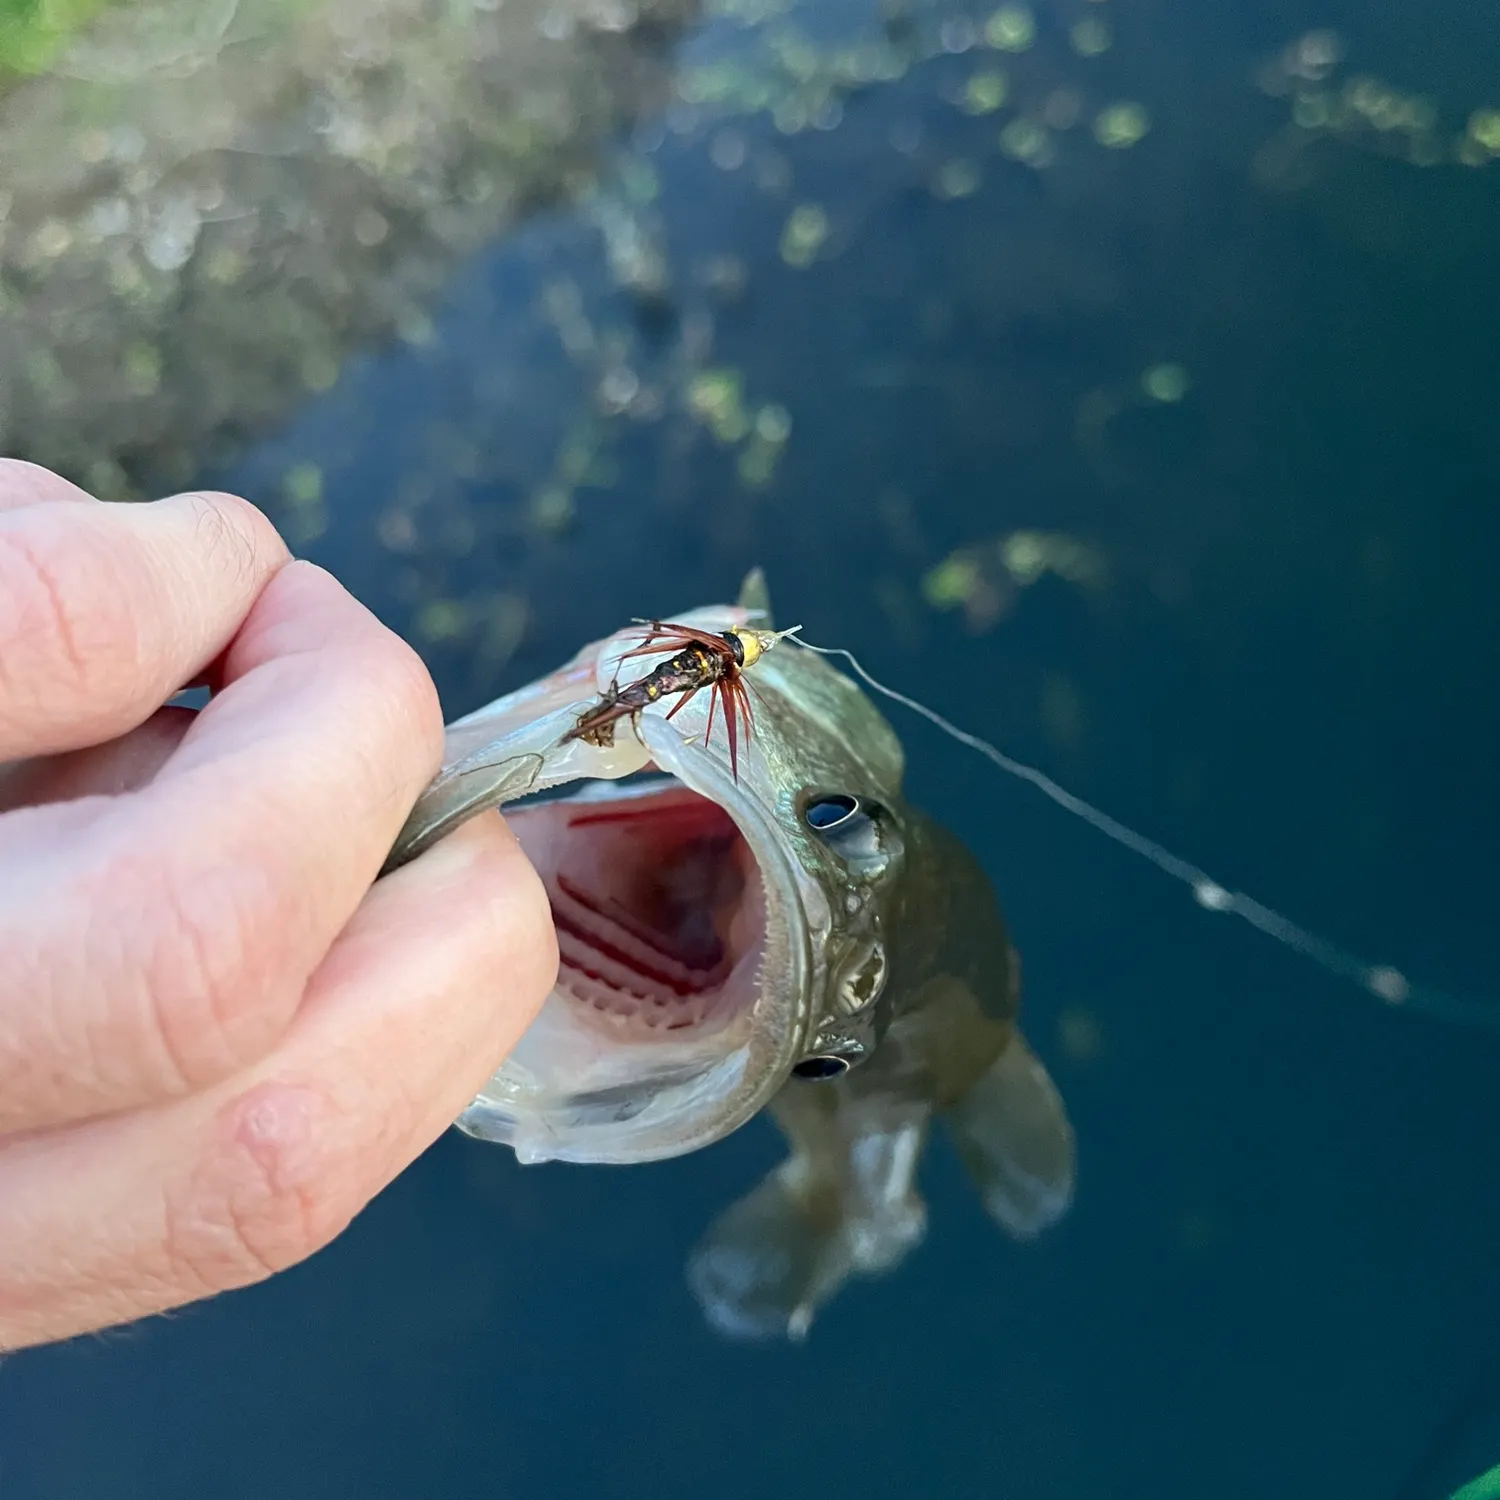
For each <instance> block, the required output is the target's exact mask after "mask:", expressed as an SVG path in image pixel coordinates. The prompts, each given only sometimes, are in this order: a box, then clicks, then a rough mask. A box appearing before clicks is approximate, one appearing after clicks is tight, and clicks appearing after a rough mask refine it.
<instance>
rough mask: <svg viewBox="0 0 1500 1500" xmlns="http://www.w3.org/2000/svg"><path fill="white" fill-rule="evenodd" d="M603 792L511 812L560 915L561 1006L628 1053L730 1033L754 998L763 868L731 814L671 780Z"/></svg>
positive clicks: (761, 936)
mask: <svg viewBox="0 0 1500 1500" xmlns="http://www.w3.org/2000/svg"><path fill="white" fill-rule="evenodd" d="M602 790H603V791H604V792H605V794H606V795H605V796H603V797H599V798H595V797H592V796H590V795H588V793H587V791H586V792H585V794H584V795H582V796H574V797H571V798H568V799H566V800H560V801H559V800H554V801H551V802H541V803H536V804H532V805H530V806H524V805H523V806H520V807H517V808H514V809H512V810H511V811H510V813H509V821H510V824H511V827H512V828H513V829H514V831H515V834H516V837H517V838H518V839H519V840H520V842H521V847H522V848H523V849H525V851H526V853H527V855H528V857H529V858H530V859H531V862H532V864H533V865H535V867H536V869H537V871H538V873H539V874H540V875H541V877H542V879H543V881H544V882H545V884H546V887H547V895H548V899H549V900H550V902H551V905H552V919H553V922H554V924H555V926H556V928H557V940H558V950H559V954H560V958H561V963H560V967H559V970H558V979H557V985H556V988H555V990H554V998H553V1003H557V1002H564V1003H568V1004H571V1005H573V1006H576V1007H578V1008H579V1009H580V1011H581V1014H582V1015H583V1016H584V1017H585V1018H586V1019H587V1020H589V1021H591V1022H592V1023H593V1024H595V1025H597V1026H598V1027H599V1028H601V1031H602V1032H603V1033H604V1034H605V1035H606V1036H607V1037H609V1038H610V1039H612V1040H616V1041H620V1042H627V1043H650V1042H653V1041H659V1040H667V1039H670V1038H672V1037H673V1036H674V1035H675V1036H681V1034H682V1033H685V1032H688V1031H697V1032H698V1033H699V1034H700V1035H701V1034H702V1033H705V1032H708V1031H711V1030H714V1029H716V1028H722V1027H723V1026H725V1025H726V1024H728V1023H729V1022H731V1021H732V1020H733V1019H734V1017H735V1016H736V1014H738V1013H740V1012H742V1011H743V1010H744V1009H745V1008H747V1007H748V1006H750V1005H752V1004H753V1003H754V1001H755V998H756V995H757V993H758V988H759V983H758V981H759V969H760V964H761V959H762V955H763V949H764V944H765V931H766V903H765V887H764V883H763V881H762V879H761V873H760V867H759V865H758V864H757V862H756V859H755V856H754V855H753V854H752V853H751V850H750V847H749V845H748V844H747V842H746V840H745V837H744V835H743V834H742V833H741V831H740V829H739V828H738V826H737V825H736V824H735V822H734V820H733V818H731V817H730V816H729V814H728V813H727V812H726V811H725V810H724V808H722V807H720V806H719V805H718V804H717V803H715V802H712V801H710V800H709V799H708V798H707V797H703V796H700V795H699V794H698V793H697V792H695V791H692V790H691V789H690V788H688V787H686V786H683V785H682V784H681V783H680V782H678V781H676V780H673V779H671V778H667V777H654V778H652V780H651V781H648V782H642V783H638V784H637V785H636V786H635V787H630V788H626V787H622V786H620V785H619V784H618V783H603V784H602Z"/></svg>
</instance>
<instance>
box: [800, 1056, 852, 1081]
mask: <svg viewBox="0 0 1500 1500" xmlns="http://www.w3.org/2000/svg"><path fill="white" fill-rule="evenodd" d="M848 1071H849V1059H848V1058H846V1057H804V1058H803V1059H802V1061H801V1062H799V1063H798V1064H797V1066H796V1067H794V1068H793V1069H792V1072H793V1073H795V1074H796V1075H797V1077H798V1078H813V1079H818V1080H822V1079H825V1078H839V1077H842V1075H843V1074H845V1073H847V1072H848Z"/></svg>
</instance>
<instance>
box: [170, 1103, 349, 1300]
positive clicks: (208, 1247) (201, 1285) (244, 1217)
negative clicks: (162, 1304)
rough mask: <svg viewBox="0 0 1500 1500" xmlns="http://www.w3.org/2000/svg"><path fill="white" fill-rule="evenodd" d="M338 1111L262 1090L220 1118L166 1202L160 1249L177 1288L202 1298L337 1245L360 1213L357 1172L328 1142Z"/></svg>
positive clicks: (335, 1135) (332, 1137) (224, 1111)
mask: <svg viewBox="0 0 1500 1500" xmlns="http://www.w3.org/2000/svg"><path fill="white" fill-rule="evenodd" d="M333 1116H334V1111H333V1110H332V1108H331V1107H330V1105H329V1104H328V1103H327V1101H326V1100H325V1099H323V1098H322V1097H321V1096H319V1095H318V1094H316V1093H315V1092H314V1091H312V1090H309V1089H305V1088H297V1087H290V1086H287V1085H282V1084H275V1083H263V1084H257V1085H255V1086H254V1087H253V1088H251V1089H250V1090H249V1091H248V1092H246V1093H244V1094H242V1095H240V1096H239V1097H238V1098H236V1099H234V1100H233V1101H231V1102H230V1103H229V1104H228V1105H226V1106H225V1107H224V1108H223V1109H222V1110H221V1111H220V1112H219V1114H218V1116H217V1117H216V1118H215V1120H214V1122H213V1125H212V1128H211V1130H210V1136H209V1141H208V1144H207V1147H206V1149H205V1150H204V1152H203V1154H202V1156H201V1158H200V1159H199V1160H198V1162H197V1163H196V1164H195V1166H194V1168H193V1170H192V1171H191V1172H190V1173H189V1174H188V1175H187V1176H186V1178H185V1179H184V1180H183V1181H182V1182H181V1183H180V1184H178V1185H177V1186H176V1187H175V1189H173V1190H170V1191H169V1192H168V1194H167V1199H166V1215H165V1234H164V1248H165V1253H166V1257H167V1261H168V1266H169V1275H170V1276H171V1279H172V1281H173V1282H174V1284H176V1285H177V1286H180V1287H182V1288H184V1289H186V1290H187V1291H189V1292H190V1293H191V1294H194V1295H201V1294H204V1293H213V1292H220V1291H228V1290H230V1289H231V1288H233V1287H237V1286H245V1285H248V1284H249V1283H251V1282H254V1281H260V1280H263V1279H264V1278H266V1277H267V1276H272V1275H275V1274H276V1273H277V1272H280V1271H284V1270H287V1269H288V1268H290V1267H291V1266H294V1265H296V1264H298V1262H300V1261H303V1260H306V1259H307V1258H308V1257H309V1256H310V1255H314V1254H316V1253H317V1251H319V1250H321V1249H323V1248H324V1246H326V1245H327V1244H328V1243H329V1242H330V1241H332V1240H333V1239H334V1238H336V1237H337V1236H338V1235H339V1234H340V1233H341V1232H342V1231H343V1230H344V1228H345V1227H346V1226H347V1225H348V1224H349V1221H350V1220H351V1219H352V1218H353V1217H354V1215H355V1214H356V1213H358V1211H359V1209H360V1208H361V1207H362V1206H363V1198H364V1195H363V1193H362V1192H361V1191H360V1190H359V1189H358V1188H357V1187H356V1186H355V1185H354V1184H355V1182H356V1181H357V1174H356V1173H355V1172H354V1171H353V1170H351V1169H350V1166H349V1164H347V1163H344V1162H343V1161H341V1160H340V1152H339V1151H338V1150H337V1149H336V1148H334V1147H331V1146H330V1144H329V1142H330V1141H332V1140H336V1139H337V1138H338V1129H337V1123H338V1122H337V1121H336V1119H334V1118H333Z"/></svg>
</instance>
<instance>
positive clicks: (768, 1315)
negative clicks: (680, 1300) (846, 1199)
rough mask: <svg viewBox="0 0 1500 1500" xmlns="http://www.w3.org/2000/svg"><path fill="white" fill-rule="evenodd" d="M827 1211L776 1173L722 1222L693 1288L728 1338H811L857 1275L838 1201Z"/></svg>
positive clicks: (705, 1248) (702, 1251)
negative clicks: (826, 1308)
mask: <svg viewBox="0 0 1500 1500" xmlns="http://www.w3.org/2000/svg"><path fill="white" fill-rule="evenodd" d="M819 1207H820V1206H819V1204H818V1203H817V1202H816V1201H812V1202H809V1201H806V1200H805V1199H803V1197H802V1196H801V1195H799V1194H796V1193H793V1192H792V1191H791V1189H790V1188H789V1187H788V1186H787V1183H786V1181H785V1178H784V1177H783V1175H782V1174H781V1173H779V1172H773V1173H771V1175H770V1176H769V1177H767V1178H766V1179H765V1181H764V1182H762V1183H761V1184H760V1186H759V1187H757V1188H756V1189H755V1190H754V1191H753V1192H752V1193H749V1194H748V1195H747V1196H745V1197H744V1198H741V1199H740V1201H739V1202H738V1203H736V1204H734V1205H733V1207H731V1208H729V1209H727V1210H726V1211H725V1212H724V1213H722V1214H720V1215H719V1217H718V1219H716V1220H715V1221H714V1224H713V1226H712V1227H711V1228H710V1229H709V1231H708V1234H707V1235H706V1236H705V1237H704V1239H703V1241H702V1243H700V1244H699V1246H698V1248H697V1249H696V1250H695V1251H694V1252H693V1258H692V1260H691V1261H690V1262H689V1263H688V1285H689V1286H690V1287H691V1288H692V1291H693V1295H694V1296H695V1297H697V1299H698V1301H699V1303H700V1304H701V1305H702V1308H703V1311H704V1314H705V1316H706V1317H707V1318H708V1320H709V1322H710V1323H712V1324H713V1325H714V1327H715V1328H717V1329H718V1330H719V1332H720V1333H727V1334H730V1335H732V1336H734V1337H738V1338H752V1339H756V1338H758V1339H766V1338H793V1339H800V1338H803V1337H805V1336H806V1334H807V1330H808V1328H809V1326H810V1325H811V1323H812V1319H813V1314H814V1313H815V1312H816V1311H817V1309H818V1306H819V1305H820V1304H821V1303H823V1302H825V1301H826V1300H827V1299H828V1298H829V1297H830V1296H832V1295H833V1293H834V1292H835V1291H836V1290H837V1289H838V1287H839V1285H840V1284H841V1283H842V1282H843V1281H844V1280H845V1279H846V1278H847V1277H848V1275H849V1273H850V1271H851V1270H852V1269H853V1267H852V1265H851V1263H850V1258H849V1254H848V1249H847V1247H846V1244H845V1241H844V1237H843V1235H842V1234H841V1233H840V1230H841V1227H842V1222H841V1221H842V1215H841V1212H840V1209H839V1206H838V1204H837V1201H836V1200H834V1201H832V1202H830V1203H828V1204H827V1205H824V1208H825V1209H826V1211H823V1212H820V1211H819Z"/></svg>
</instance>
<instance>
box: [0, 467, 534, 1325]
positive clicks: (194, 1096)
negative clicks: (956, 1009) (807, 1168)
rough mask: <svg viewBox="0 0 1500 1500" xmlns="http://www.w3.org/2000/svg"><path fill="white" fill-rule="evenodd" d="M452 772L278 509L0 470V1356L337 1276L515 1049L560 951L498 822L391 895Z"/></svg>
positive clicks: (409, 677) (481, 825)
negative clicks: (414, 811) (195, 707)
mask: <svg viewBox="0 0 1500 1500" xmlns="http://www.w3.org/2000/svg"><path fill="white" fill-rule="evenodd" d="M194 682H206V683H207V684H208V685H209V686H210V687H211V689H212V698H211V700H210V702H209V703H208V705H207V707H206V708H204V709H203V710H202V712H201V713H198V714H196V715H195V714H193V713H191V712H190V711H188V710H186V709H180V708H174V707H164V706H163V705H164V704H166V702H167V700H168V699H169V698H170V697H172V696H173V695H174V694H175V693H176V692H177V691H178V690H179V689H180V688H182V687H183V686H184V685H186V684H190V683H194ZM441 750H442V715H441V712H440V709H439V706H438V700H437V694H436V691H435V689H434V688H433V685H432V681H431V679H430V678H429V676H428V674H427V672H426V670H425V669H424V667H423V666H422V664H421V662H420V660H419V659H418V658H417V656H416V655H415V653H414V652H413V651H412V650H411V649H410V648H409V647H408V646H406V645H405V644H404V643H403V642H402V641H401V640H400V639H399V638H397V637H396V636H395V635H393V634H392V633H391V632H390V631H388V630H386V629H385V627H384V626H382V625H381V624H380V623H379V622H378V621H377V620H376V619H375V618H374V617H373V616H372V615H371V614H370V613H369V612H368V611H367V610H366V609H365V608H364V607H363V606H362V605H360V604H358V603H357V602H356V601H355V600H354V599H353V598H352V597H350V595H349V594H348V593H346V592H345V591H344V589H343V588H341V587H340V585H339V584H338V583H337V582H336V581H335V580H334V579H333V578H332V577H331V576H329V575H328V574H327V573H325V572H323V571H321V570H320V569H317V568H314V567H312V566H311V565H309V564H307V563H303V562H293V561H292V560H291V559H290V558H289V557H288V554H287V551H286V548H285V546H284V545H283V544H282V542H281V540H280V538H279V537H278V536H277V534H276V532H275V531H274V529H273V528H272V527H271V525H270V523H269V522H268V521H267V520H266V519H265V517H264V516H262V515H261V514H260V513H259V512H258V511H257V510H255V509H254V507H252V506H251V505H249V504H247V503H246V502H245V501H243V500H239V499H236V498H234V497H233V496H229V495H217V494H194V495H179V496H174V497H172V498H170V499H166V500H162V501H159V502H156V503H154V504H150V505H139V506H121V505H103V504H100V503H99V502H97V501H95V500H93V499H91V498H90V497H89V496H87V495H85V494H84V493H83V492H82V491H80V490H78V489H75V488H74V487H73V486H72V485H70V484H68V483H67V482H65V481H64V480H62V479H60V478H58V477H57V476H56V475H53V474H50V473H48V472H47V471H45V470H43V469H38V468H35V467H33V466H31V465H28V464H22V463H17V462H13V461H6V460H0V1351H4V1350H11V1349H16V1348H20V1347H23V1346H25V1345H29V1344H36V1343H42V1342H45V1341H48V1340H53V1339H59V1338H64V1337H67V1336H69V1335H72V1334H77V1333H82V1332H85V1331H88V1330H92V1329H98V1328H103V1327H106V1326H109V1325H111V1324H116V1323H121V1322H125V1321H129V1320H132V1319H135V1318H139V1317H141V1316H142V1315H144V1314H148V1313H154V1312H160V1311H163V1310H165V1309H168V1308H172V1307H176V1306H179V1305H181V1304H183V1303H186V1302H190V1301H193V1300H195V1299H197V1298H201V1297H206V1296H210V1295H212V1294H214V1293H217V1292H222V1291H227V1290H229V1289H230V1288H233V1287H238V1286H242V1285H245V1284H247V1283H249V1282H253V1281H258V1280H260V1279H262V1278H263V1277H265V1276H267V1275H270V1274H271V1273H273V1272H275V1271H278V1270H281V1269H282V1268H284V1267H287V1266H290V1265H292V1264H294V1263H295V1262H297V1261H300V1260H302V1259H304V1258H305V1257H307V1256H308V1255H311V1254H312V1253H313V1252H314V1251H316V1250H318V1249H319V1248H321V1247H322V1246H323V1245H325V1244H327V1243H328V1242H329V1241H330V1240H331V1239H333V1238H334V1237H335V1236H336V1235H338V1234H339V1233H340V1232H341V1231H342V1230H343V1229H344V1227H345V1226H346V1225H347V1224H348V1223H349V1221H350V1220H351V1219H352V1218H353V1216H354V1215H355V1214H356V1213H358V1212H359V1210H360V1209H361V1208H362V1207H363V1206H364V1204H365V1203H366V1202H368V1200H369V1199H370V1198H371V1197H373V1196H374V1195H375V1194H376V1193H377V1192H379V1191H380V1189H381V1188H382V1187H384V1186H385V1185H386V1184H387V1183H388V1182H389V1181H390V1180H391V1179H392V1178H393V1177H395V1176H396V1175H397V1174H398V1173H399V1172H400V1171H401V1170H402V1169H403V1168H404V1167H405V1166H406V1165H407V1164H408V1163H409V1162H411V1161H412V1160H413V1158H415V1157H416V1156H417V1155H418V1154H419V1153H420V1152H421V1151H423V1150H424V1149H425V1148H426V1147H427V1146H428V1145H429V1144H430V1143H431V1142H432V1141H433V1140H435V1139H436V1138H437V1137H438V1136H439V1135H440V1134H441V1133H442V1132H443V1130H444V1129H445V1128H446V1127H447V1126H448V1125H449V1124H450V1123H451V1122H452V1121H453V1120H454V1118H455V1117H456V1116H457V1115H458V1113H459V1112H460V1110H462V1108H463V1107H464V1105H465V1104H467V1103H468V1101H469V1099H470V1098H471V1097H472V1096H473V1095H474V1093H475V1092H476V1091H477V1090H478V1088H479V1087H480V1086H481V1085H482V1084H483V1082H484V1080H485V1079H486V1078H487V1077H488V1076H489V1074H490V1073H491V1072H493V1070H494V1069H495V1068H496V1067H497V1066H498V1064H499V1063H500V1061H501V1060H502V1059H503V1058H504V1056H505V1055H506V1054H507V1052H508V1051H509V1050H510V1048H511V1047H512V1046H513V1045H514V1043H515V1041H516V1040H517V1038H518V1037H519V1036H520V1034H521V1032H522V1031H524V1030H525V1028H526V1026H527V1024H528V1023H529V1022H530V1020H531V1018H532V1016H533V1015H534V1014H535V1012H536V1010H537V1008H538V1007H539V1006H540V1004H541V1002H542V1000H543V999H544V998H545V996H546V994H547V992H548V991H549V989H550V988H551V984H552V980H553V978H554V976H555V974H556V971H557V948H556V942H555V938H554V935H553V930H552V923H551V919H550V915H549V913H548V909H547V901H546V896H545V893H544V891H543V889H542V887H541V884H540V882H539V881H538V880H537V877H536V875H535V873H534V872H533V871H532V869H531V867H530V865H529V864H528V863H527V861H526V859H525V856H524V855H523V854H522V853H521V851H520V849H519V847H518V845H517V844H516V842H515V840H514V839H513V838H512V837H511V835H510V833H509V832H508V831H507V829H506V827H505V825H504V823H503V822H502V820H501V819H500V817H499V815H498V814H496V813H487V814H485V815H484V816H482V817H479V818H476V819H474V820H473V821H472V822H470V823H468V824H467V825H466V826H464V827H463V828H461V829H460V830H459V831H458V832H456V833H454V834H452V835H451V836H450V837H448V838H446V839H445V840H443V841H442V842H441V843H440V844H438V845H437V846H436V847H434V848H433V849H431V850H430V851H428V852H427V853H426V854H424V855H422V856H421V857H420V858H419V859H417V860H415V861H414V862H413V863H411V864H409V865H407V866H405V867H404V868H402V869H400V870H397V871H396V872H395V873H393V874H391V875H389V876H387V877H386V878H384V879H382V880H380V881H379V883H378V884H376V883H375V881H376V875H377V873H378V871H379V869H380V866H381V862H382V861H383V859H384V858H385V855H386V854H387V852H388V851H389V849H390V847H391V844H392V841H393V840H394V838H395V836H396V833H397V830H398V829H399V828H400V826H401V823H402V821H403V819H404V817H405V816H406V813H407V812H408V811H409V810H410V808H411V806H412V803H413V802H414V801H415V799H416V797H417V794H418V792H419V791H420V790H421V789H422V787H423V785H424V784H425V783H426V782H427V781H428V780H429V778H430V777H431V776H432V774H433V773H434V772H435V771H436V770H437V768H438V764H439V759H440V755H441Z"/></svg>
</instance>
